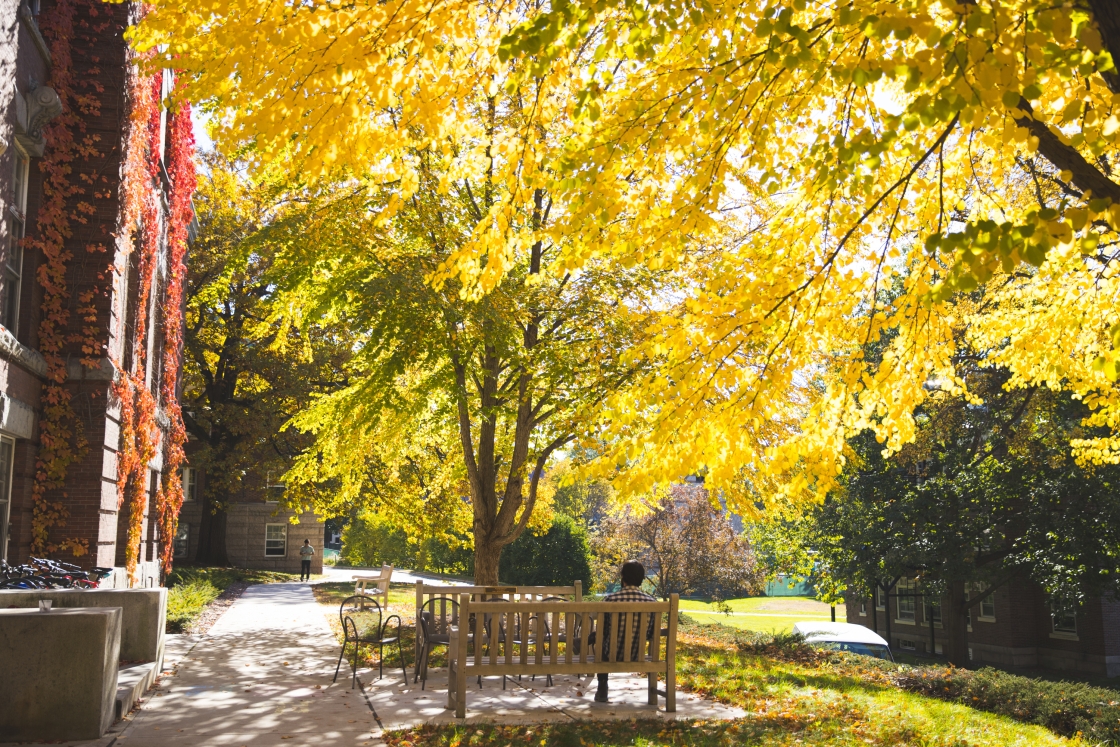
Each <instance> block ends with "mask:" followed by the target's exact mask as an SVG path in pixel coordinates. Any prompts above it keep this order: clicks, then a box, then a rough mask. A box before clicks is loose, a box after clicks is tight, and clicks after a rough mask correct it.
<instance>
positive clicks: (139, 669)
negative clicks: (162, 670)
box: [115, 661, 159, 721]
mask: <svg viewBox="0 0 1120 747" xmlns="http://www.w3.org/2000/svg"><path fill="white" fill-rule="evenodd" d="M157 676H159V666H158V664H157V663H156V662H154V661H148V662H144V663H143V664H131V665H129V666H125V667H121V668H120V671H119V672H118V674H117V706H116V719H115V720H116V721H120V720H121V719H122V718H124V717H125V715H126V714H128V712H129V711H131V710H132V707H133V706H134V705H136V704H137V703H138V702H139V701H140V698H142V697H143V696H144V693H146V692H147V691H148V688H150V687H151V686H152V685H154V684H155V681H156V677H157Z"/></svg>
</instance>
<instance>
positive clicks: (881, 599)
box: [875, 584, 887, 612]
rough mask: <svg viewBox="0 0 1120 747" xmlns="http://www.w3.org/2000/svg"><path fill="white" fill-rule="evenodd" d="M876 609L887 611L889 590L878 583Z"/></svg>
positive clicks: (876, 587)
mask: <svg viewBox="0 0 1120 747" xmlns="http://www.w3.org/2000/svg"><path fill="white" fill-rule="evenodd" d="M875 609H877V610H883V611H884V612H886V611H887V592H885V591H883V587H882V586H879V585H878V584H876V585H875Z"/></svg>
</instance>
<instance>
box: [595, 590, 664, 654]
mask: <svg viewBox="0 0 1120 747" xmlns="http://www.w3.org/2000/svg"><path fill="white" fill-rule="evenodd" d="M603 601H604V602H656V601H657V600H656V599H655V598H653V597H651V596H650V595H649V594H646V593H645V592H644V591H642V590H641V589H640V588H638V587H637V586H626V585H625V584H623V586H622V588H621V589H620V590H619V591H616V592H614V593H613V594H607V595H606V596H605V597H603ZM618 616H619V617H620V618H622V619H621V620H620V621H619V625H620V626H622V625H625V624H626V614H625V613H621V612H620V613H619V615H618ZM638 622H639V618H638V615H634V642H633V644H632V645H631V646H630V658H629V659H627V661H637V660H638V651H639V648H640V645H641V641H642V638H641V636H640V635H639V634H638ZM602 635H603V646H606V645H607V643H606V642H607V641H609V640H610V636H611V616H610V615H609V614H607V615H603V625H602ZM652 636H653V616H652V615H651V616H650V618H649V629H648V630H647V631H646V639H647V640H648V639H649V638H651V637H652ZM625 641H626V636H625V635H621V636H619V638H618V650H617V651H615V653H614V656H613V657H612V656H609V654H610V652H609V651H606V650H604V651H603V661H610V660H611V659H612V658H613V659H614V661H621V660H623V656H622V647H623V646H624V645H626V644H625Z"/></svg>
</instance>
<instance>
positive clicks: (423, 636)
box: [412, 597, 459, 690]
mask: <svg viewBox="0 0 1120 747" xmlns="http://www.w3.org/2000/svg"><path fill="white" fill-rule="evenodd" d="M448 612H450V613H451V616H450V617H448V614H447V613H448ZM458 624H459V603H458V602H456V601H455V600H454V599H452V598H450V597H432V598H431V599H429V600H428V601H427V602H424V606H423V607H421V608H420V615H419V617H417V618H416V634H417V635H418V636H420V655H419V657H418V658H417V659H416V666H415V670H416V671H415V676H414V677H413V678H412V681H413V682H416V680H420V689H421V690H423V689H424V686H425V685H426V684H427V682H428V657H429V656H430V655H431V653H432V647H433V646H447V645H449V644H450V641H451V628H452V626H454V625H458Z"/></svg>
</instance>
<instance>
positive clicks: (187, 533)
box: [171, 521, 191, 558]
mask: <svg viewBox="0 0 1120 747" xmlns="http://www.w3.org/2000/svg"><path fill="white" fill-rule="evenodd" d="M180 547H181V548H182V550H183V551H182V552H179V548H180ZM171 549H172V557H174V558H185V557H187V555H188V554H189V553H190V551H191V525H190V524H188V523H187V522H185V521H180V522H179V526H178V527H176V529H175V539H174V541H173V542H172V545H171Z"/></svg>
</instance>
